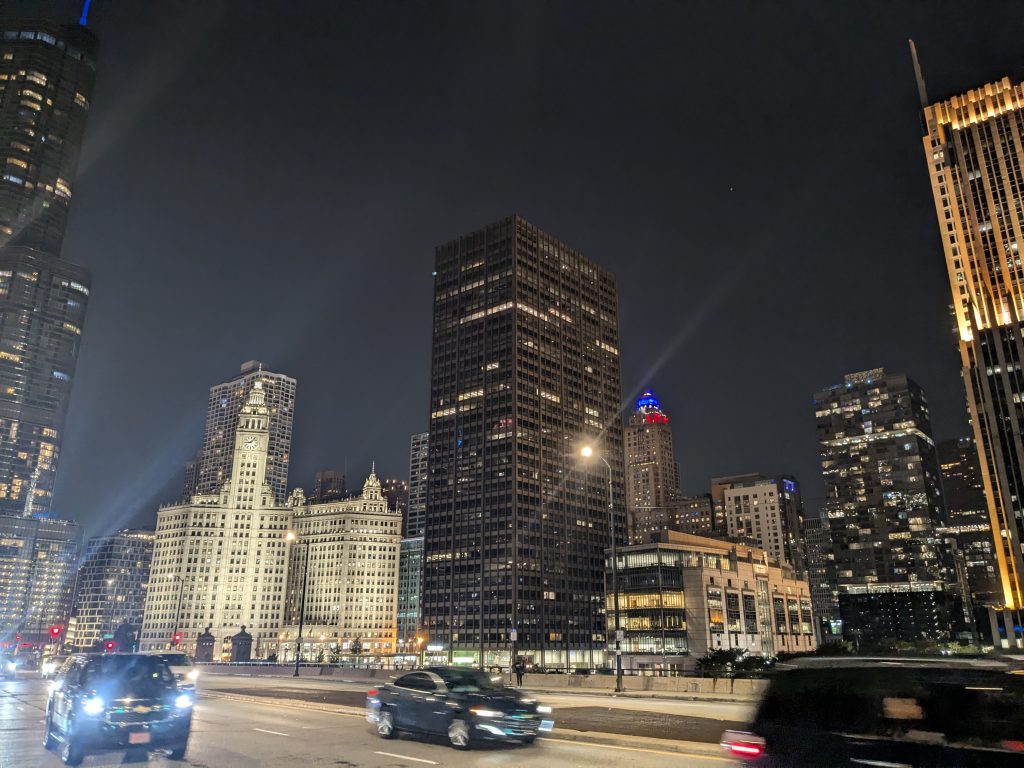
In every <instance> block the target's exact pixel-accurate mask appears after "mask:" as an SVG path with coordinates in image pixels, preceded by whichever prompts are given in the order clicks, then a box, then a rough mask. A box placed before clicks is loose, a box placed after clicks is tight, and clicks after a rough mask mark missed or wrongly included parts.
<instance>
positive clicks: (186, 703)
mask: <svg viewBox="0 0 1024 768" xmlns="http://www.w3.org/2000/svg"><path fill="white" fill-rule="evenodd" d="M174 706H176V707H177V708H178V709H188V708H189V707H191V706H192V697H191V696H189V695H188V694H185V693H183V694H181V695H180V696H179V697H178V698H176V699H175V700H174Z"/></svg>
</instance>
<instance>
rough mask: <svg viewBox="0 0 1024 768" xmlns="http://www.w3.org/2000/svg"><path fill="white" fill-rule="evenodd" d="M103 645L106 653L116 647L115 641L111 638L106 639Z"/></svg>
mask: <svg viewBox="0 0 1024 768" xmlns="http://www.w3.org/2000/svg"><path fill="white" fill-rule="evenodd" d="M103 647H104V648H106V649H107V653H110V652H111V651H112V650H114V649H115V648H116V647H117V643H115V642H114V641H113V640H107V642H105V643H104V644H103Z"/></svg>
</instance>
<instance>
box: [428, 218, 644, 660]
mask: <svg viewBox="0 0 1024 768" xmlns="http://www.w3.org/2000/svg"><path fill="white" fill-rule="evenodd" d="M433 324H434V329H433V351H432V367H431V391H430V410H431V418H430V438H429V460H428V467H429V475H428V489H427V507H426V526H425V542H424V556H423V562H424V577H423V582H424V583H423V602H422V614H423V631H424V633H425V636H426V643H427V648H426V649H427V658H428V659H438V660H441V659H444V658H447V659H451V660H452V661H454V662H456V663H478V664H482V665H484V666H485V667H486V666H490V665H493V664H508V661H509V658H510V655H513V654H514V655H517V656H523V657H525V658H526V659H527V661H528V662H531V663H533V664H535V665H538V666H542V667H565V666H576V665H581V666H590V665H592V664H595V663H600V662H601V660H602V659H603V652H604V648H605V644H606V641H607V636H606V634H605V633H606V626H605V615H604V613H605V612H604V606H603V594H604V551H605V549H606V548H607V547H609V546H610V545H611V535H612V533H611V527H610V525H609V524H610V522H611V520H610V518H614V523H613V524H614V531H615V536H616V538H617V540H618V541H619V542H624V541H625V536H626V514H625V505H624V501H625V498H624V496H625V494H624V475H623V461H622V421H621V416H620V407H621V401H620V383H619V350H618V345H619V340H618V311H617V291H616V283H615V277H614V275H612V274H611V273H610V272H608V271H607V270H605V269H602V268H601V267H599V266H597V265H596V264H594V263H593V262H592V261H590V260H588V259H587V258H586V257H584V256H583V255H582V254H580V253H579V252H578V251H576V250H574V249H572V248H570V247H569V246H567V245H565V244H564V243H562V242H560V241H559V240H557V239H556V238H554V237H552V236H551V235H549V234H547V233H545V232H543V231H541V230H539V229H538V228H537V227H535V226H533V225H531V224H530V223H529V222H527V221H524V220H523V219H522V218H519V217H517V216H513V217H510V218H506V219H502V220H501V221H498V222H495V223H493V224H491V225H490V226H487V227H485V228H483V229H480V230H478V231H476V232H473V233H470V234H468V235H464V236H462V237H460V238H457V239H455V240H452V241H450V242H448V243H445V244H443V245H440V246H438V248H437V249H436V252H435V281H434V320H433ZM591 442H593V443H595V444H596V446H597V450H599V451H600V452H601V453H602V454H603V456H604V457H605V458H606V459H607V461H608V463H609V466H610V472H611V475H612V488H613V495H614V505H613V511H612V510H609V505H608V502H609V488H608V474H607V471H606V468H605V466H604V464H603V463H600V462H597V461H594V462H592V463H588V464H581V463H580V459H579V458H578V457H579V450H580V447H581V445H582V444H584V443H591ZM513 630H514V632H513Z"/></svg>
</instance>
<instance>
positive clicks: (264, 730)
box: [253, 728, 288, 736]
mask: <svg viewBox="0 0 1024 768" xmlns="http://www.w3.org/2000/svg"><path fill="white" fill-rule="evenodd" d="M253 730H254V731H259V732H260V733H272V734H274V735H275V736H287V735H288V734H287V733H281V732H280V731H268V730H267V729H266V728H253Z"/></svg>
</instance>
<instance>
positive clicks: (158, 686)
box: [43, 653, 193, 765]
mask: <svg viewBox="0 0 1024 768" xmlns="http://www.w3.org/2000/svg"><path fill="white" fill-rule="evenodd" d="M192 703H193V697H192V694H191V693H188V692H185V691H182V690H180V689H179V688H178V683H177V680H176V679H175V677H174V673H172V672H171V669H170V667H168V666H167V664H166V663H164V662H163V661H162V660H161V659H159V658H156V657H153V656H147V655H143V654H128V653H124V654H121V653H113V654H105V655H102V656H96V655H87V654H79V655H75V656H72V657H71V659H70V660H69V661H68V662H67V663H66V664H65V665H64V667H63V668H62V669H61V670H60V672H59V673H58V675H57V677H56V678H55V679H54V681H53V682H52V683H51V684H50V695H49V698H48V699H47V702H46V727H45V737H44V739H43V746H44V747H45V748H46V749H49V750H54V749H56V748H57V747H58V746H60V747H61V759H62V760H63V761H64V763H65V764H67V765H78V764H79V763H81V762H82V759H83V758H84V757H85V755H86V754H87V753H89V752H97V751H106V750H118V749H133V748H136V749H145V750H150V749H165V750H168V751H169V752H170V757H171V759H172V760H181V759H183V758H184V757H185V750H186V749H187V748H188V739H189V735H190V734H191V731H192Z"/></svg>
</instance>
